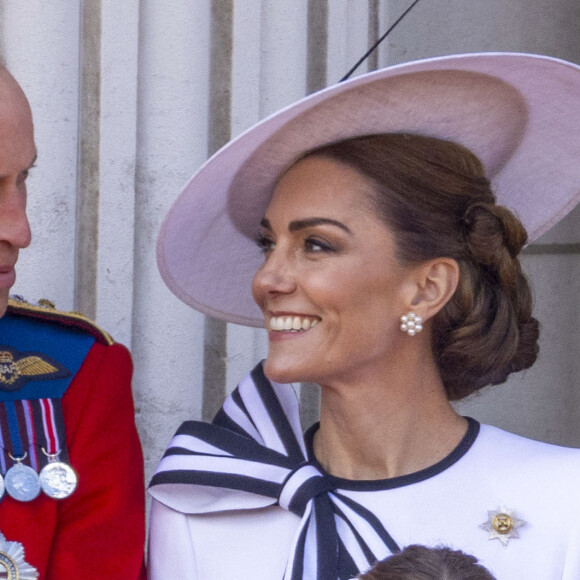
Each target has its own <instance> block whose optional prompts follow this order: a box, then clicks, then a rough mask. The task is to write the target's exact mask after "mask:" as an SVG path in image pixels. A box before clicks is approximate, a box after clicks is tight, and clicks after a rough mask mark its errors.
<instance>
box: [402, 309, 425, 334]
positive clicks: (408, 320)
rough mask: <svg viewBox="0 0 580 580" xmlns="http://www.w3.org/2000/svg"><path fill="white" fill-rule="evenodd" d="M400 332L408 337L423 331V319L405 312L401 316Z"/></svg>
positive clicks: (412, 313)
mask: <svg viewBox="0 0 580 580" xmlns="http://www.w3.org/2000/svg"><path fill="white" fill-rule="evenodd" d="M400 328H401V330H402V331H403V332H406V333H407V334H408V335H409V336H415V334H417V333H418V332H421V331H422V330H423V318H422V317H421V316H419V315H418V314H415V313H414V312H407V314H403V316H401V326H400Z"/></svg>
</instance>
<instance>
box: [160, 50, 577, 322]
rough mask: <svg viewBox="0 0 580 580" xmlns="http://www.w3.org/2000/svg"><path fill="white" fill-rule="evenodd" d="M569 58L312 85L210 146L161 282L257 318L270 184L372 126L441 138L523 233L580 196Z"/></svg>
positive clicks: (172, 223) (436, 66) (206, 304)
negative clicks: (462, 152) (254, 286)
mask: <svg viewBox="0 0 580 580" xmlns="http://www.w3.org/2000/svg"><path fill="white" fill-rule="evenodd" d="M578 126H580V67H579V66H577V65H574V64H571V63H569V62H566V61H562V60H558V59H555V58H550V57H545V56H539V55H529V54H513V53H482V54H480V53H477V54H465V55H454V56H447V57H440V58H433V59H428V60H421V61H416V62H411V63H405V64H402V65H397V66H393V67H389V68H386V69H382V70H379V71H376V72H373V73H369V74H365V75H362V76H360V77H357V78H355V79H352V80H350V81H347V82H345V83H342V84H339V85H335V86H332V87H329V88H327V89H324V90H322V91H320V92H318V93H314V94H312V95H309V96H308V97H305V98H304V99H302V100H300V101H298V102H296V103H293V104H292V105H290V106H289V107H287V108H285V109H283V110H281V111H279V112H277V113H275V114H274V115H272V116H270V117H268V118H267V119H264V120H263V121H261V122H260V123H258V124H257V125H255V126H253V127H251V128H250V129H248V130H247V131H246V132H244V133H243V134H241V135H240V136H239V137H237V138H236V139H234V140H232V141H231V142H230V143H228V144H227V145H226V146H225V147H223V148H222V149H220V150H219V151H218V152H217V153H216V154H215V155H213V156H212V157H211V158H210V159H209V160H208V161H207V162H206V163H205V165H203V166H202V167H201V169H200V170H199V171H198V172H197V173H196V174H195V175H194V176H193V177H192V178H191V180H190V181H189V183H188V184H187V185H186V186H185V188H184V190H183V191H182V193H181V194H180V196H179V197H178V199H177V200H176V201H175V203H174V204H173V206H172V207H171V209H170V210H169V212H168V214H167V216H166V217H165V220H164V222H163V225H162V227H161V231H160V234H159V239H158V243H157V261H158V266H159V270H160V272H161V275H162V277H163V279H164V281H165V283H166V284H167V286H168V287H169V288H170V290H171V291H172V292H173V293H174V294H175V295H176V296H177V297H178V298H180V299H181V300H183V301H184V302H185V303H186V304H188V305H190V306H192V307H193V308H195V309H196V310H199V311H200V312H203V313H205V314H208V315H210V316H213V317H216V318H218V319H221V320H226V321H228V322H234V323H237V324H243V325H247V326H263V324H264V323H263V317H262V315H261V313H260V311H259V309H258V307H257V306H256V305H255V303H254V301H253V299H252V295H251V281H252V278H253V275H254V273H255V272H256V270H257V269H258V267H259V266H260V264H261V263H262V260H263V257H262V255H261V252H260V250H259V249H258V247H257V245H256V243H255V236H256V234H257V233H258V231H259V224H260V221H261V219H262V218H263V217H264V212H265V210H266V207H267V205H268V202H269V199H270V196H271V194H272V190H273V188H274V186H275V183H276V181H277V180H278V178H279V177H280V176H281V175H282V174H283V173H284V171H285V170H286V169H287V168H288V167H289V166H290V165H291V164H292V163H293V162H294V161H296V160H297V159H298V158H300V157H301V156H302V155H303V154H304V153H306V152H307V151H309V150H311V149H313V148H316V147H319V146H321V145H325V144H328V143H332V142H335V141H339V140H342V139H346V138H350V137H355V136H360V135H368V134H378V133H400V132H405V133H415V134H421V135H426V136H430V137H437V138H441V139H448V140H451V141H455V142H457V143H460V144H462V145H464V146H465V147H467V148H469V149H470V150H471V151H473V152H474V153H475V154H476V155H477V156H478V157H479V158H480V159H481V161H482V162H483V164H484V165H485V167H486V172H487V175H488V177H489V178H490V179H491V181H492V186H493V189H494V192H495V194H496V196H497V199H498V203H500V204H503V205H505V206H507V207H509V208H510V209H511V210H512V211H514V213H516V215H517V216H518V217H519V218H520V219H521V221H522V222H523V224H524V226H525V227H526V229H527V231H528V235H529V239H530V241H532V240H534V239H536V238H537V237H539V236H540V235H541V234H543V233H544V232H546V231H547V230H548V229H549V228H550V227H552V226H553V225H554V224H555V223H557V222H558V221H559V220H560V219H561V218H562V217H563V216H564V215H566V214H567V213H568V212H569V211H570V210H571V209H572V208H573V207H574V206H575V205H576V204H577V203H578V201H579V200H580V132H578V131H577V130H576V129H575V128H577V127H578Z"/></svg>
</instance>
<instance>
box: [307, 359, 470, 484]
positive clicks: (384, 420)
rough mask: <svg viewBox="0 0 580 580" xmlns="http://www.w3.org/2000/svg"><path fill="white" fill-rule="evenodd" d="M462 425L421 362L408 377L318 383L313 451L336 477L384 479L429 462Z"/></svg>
mask: <svg viewBox="0 0 580 580" xmlns="http://www.w3.org/2000/svg"><path fill="white" fill-rule="evenodd" d="M427 366H429V365H427ZM466 430H467V421H466V420H465V419H464V418H462V417H461V416H459V415H458V414H457V413H456V412H455V411H454V409H453V407H452V406H451V405H450V404H449V401H448V400H447V397H446V395H445V390H444V388H443V385H442V383H441V380H440V378H439V374H438V373H437V371H436V370H435V369H432V370H425V367H423V370H422V371H419V372H416V373H414V374H413V375H412V376H408V375H407V376H405V377H399V378H398V377H396V376H393V375H392V374H391V375H390V376H389V377H388V380H387V377H383V378H382V380H380V381H373V382H372V383H367V384H357V385H353V384H349V385H342V386H336V385H335V386H332V387H330V386H323V387H322V399H321V413H320V428H319V430H318V431H317V433H316V435H315V438H314V454H315V456H316V458H317V460H318V461H319V462H320V463H321V465H322V466H323V467H324V468H325V469H326V470H327V471H328V472H329V473H331V474H332V475H335V476H337V477H343V478H347V479H358V480H361V479H368V480H374V479H387V478H391V477H397V476H401V475H407V474H409V473H414V472H416V471H419V470H421V469H425V468H427V467H430V466H431V465H434V464H435V463H437V462H438V461H440V460H442V459H443V458H444V457H446V456H447V455H448V454H449V453H451V451H453V449H454V448H455V447H456V446H457V445H458V444H459V442H460V441H461V439H462V438H463V436H464V435H465V433H466Z"/></svg>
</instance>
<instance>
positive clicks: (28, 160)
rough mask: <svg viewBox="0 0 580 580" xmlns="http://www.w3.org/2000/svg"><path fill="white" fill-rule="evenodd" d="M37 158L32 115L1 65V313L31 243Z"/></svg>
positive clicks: (18, 89) (10, 77)
mask: <svg viewBox="0 0 580 580" xmlns="http://www.w3.org/2000/svg"><path fill="white" fill-rule="evenodd" d="M35 159H36V147H35V146H34V134H33V128H32V115H31V113H30V107H29V105H28V101H27V100H26V97H25V96H24V93H23V92H22V89H21V88H20V87H19V86H18V84H17V83H16V81H15V80H14V79H13V78H12V76H10V74H9V73H8V72H7V71H6V69H4V68H2V67H0V316H2V315H3V314H4V313H5V312H6V306H7V304H8V296H9V294H10V288H11V287H12V286H13V284H14V282H15V280H16V272H15V269H14V266H15V264H16V261H17V260H18V252H19V251H20V249H21V248H25V247H26V246H28V245H29V244H30V226H29V224H28V219H27V217H26V178H27V177H28V171H29V170H30V168H31V167H32V164H33V163H34V160H35Z"/></svg>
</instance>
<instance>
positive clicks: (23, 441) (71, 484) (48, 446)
mask: <svg viewBox="0 0 580 580" xmlns="http://www.w3.org/2000/svg"><path fill="white" fill-rule="evenodd" d="M64 433H65V431H64V420H63V415H62V407H61V400H60V399H50V398H44V399H30V400H27V399H24V400H14V401H2V402H0V446H1V447H2V448H3V449H4V451H5V453H3V454H1V455H0V469H1V471H2V473H3V474H4V480H5V485H6V491H7V492H8V494H9V495H10V496H12V497H13V498H14V499H16V500H18V501H31V500H33V499H35V498H36V497H37V496H38V494H39V493H40V491H41V490H42V491H44V493H45V494H46V495H48V496H49V497H52V498H54V499H62V498H65V497H68V496H69V495H70V494H71V493H73V492H74V490H75V489H76V485H77V477H76V474H75V472H74V470H73V469H72V467H71V466H70V465H69V464H68V452H67V449H66V443H65V437H64ZM10 460H11V461H12V465H11V466H10V465H9V461H10Z"/></svg>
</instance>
